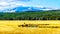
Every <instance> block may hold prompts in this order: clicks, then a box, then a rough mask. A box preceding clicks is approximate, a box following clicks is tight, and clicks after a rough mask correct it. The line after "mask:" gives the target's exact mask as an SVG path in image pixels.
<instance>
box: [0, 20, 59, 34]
mask: <svg viewBox="0 0 60 34" xmlns="http://www.w3.org/2000/svg"><path fill="white" fill-rule="evenodd" d="M24 23H25V24H50V25H48V26H59V27H60V21H57V20H56V21H27V20H25V21H22V20H21V21H17V20H16V21H5V20H3V21H2V20H0V34H60V28H38V27H37V28H36V27H35V28H33V27H18V25H22V24H24ZM39 26H40V25H39ZM42 26H43V25H42Z"/></svg>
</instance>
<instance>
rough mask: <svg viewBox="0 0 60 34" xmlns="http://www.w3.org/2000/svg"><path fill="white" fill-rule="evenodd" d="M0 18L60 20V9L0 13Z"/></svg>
mask: <svg viewBox="0 0 60 34" xmlns="http://www.w3.org/2000/svg"><path fill="white" fill-rule="evenodd" d="M0 20H60V11H49V12H48V11H45V12H38V11H37V12H18V13H17V12H16V13H0Z"/></svg>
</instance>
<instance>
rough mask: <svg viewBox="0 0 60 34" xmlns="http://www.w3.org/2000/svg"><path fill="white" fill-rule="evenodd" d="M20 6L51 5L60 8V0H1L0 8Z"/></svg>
mask: <svg viewBox="0 0 60 34" xmlns="http://www.w3.org/2000/svg"><path fill="white" fill-rule="evenodd" d="M18 6H25V7H27V6H30V7H31V6H33V7H50V8H56V9H60V0H0V10H5V11H6V10H7V9H12V8H15V7H18Z"/></svg>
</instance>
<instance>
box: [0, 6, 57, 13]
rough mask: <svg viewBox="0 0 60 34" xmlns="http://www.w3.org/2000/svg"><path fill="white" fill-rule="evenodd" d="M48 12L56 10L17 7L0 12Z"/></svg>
mask: <svg viewBox="0 0 60 34" xmlns="http://www.w3.org/2000/svg"><path fill="white" fill-rule="evenodd" d="M38 10H39V11H48V10H57V9H53V8H49V7H24V6H19V7H15V8H12V9H6V10H0V12H24V11H38Z"/></svg>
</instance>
